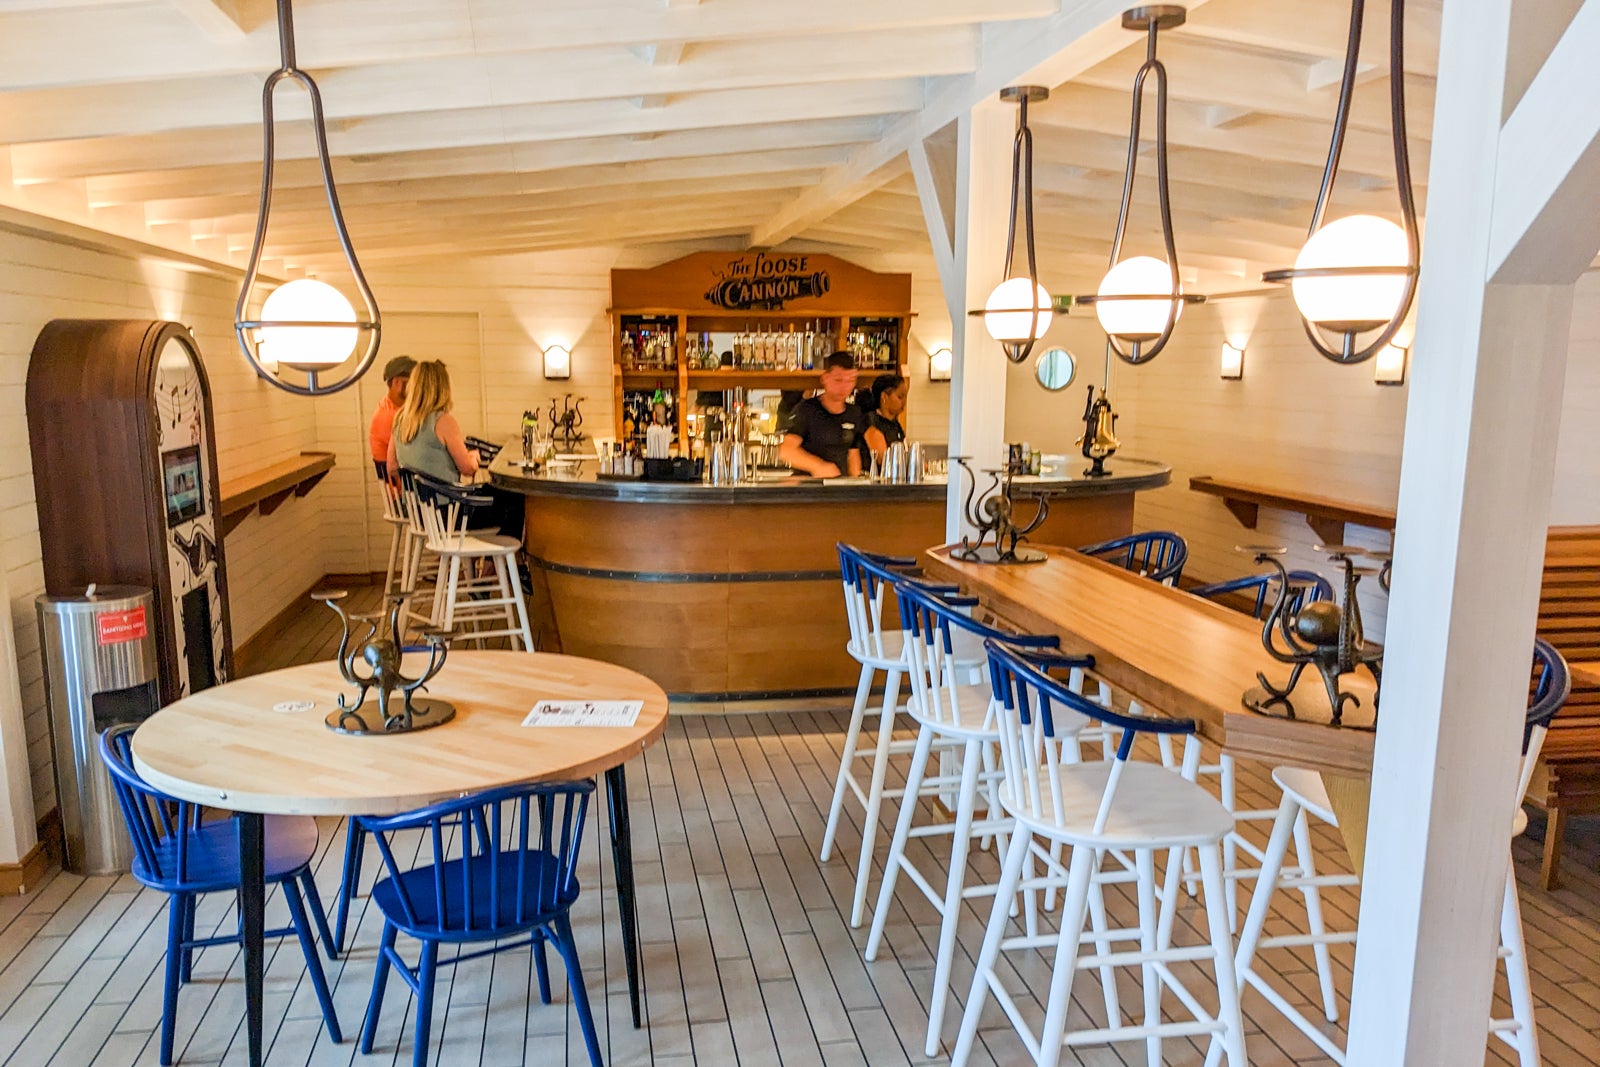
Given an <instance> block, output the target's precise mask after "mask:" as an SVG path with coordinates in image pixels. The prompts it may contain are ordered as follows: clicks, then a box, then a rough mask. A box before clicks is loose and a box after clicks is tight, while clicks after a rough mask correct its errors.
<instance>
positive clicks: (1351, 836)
mask: <svg viewBox="0 0 1600 1067" xmlns="http://www.w3.org/2000/svg"><path fill="white" fill-rule="evenodd" d="M1322 785H1323V787H1324V788H1325V789H1327V791H1328V803H1329V804H1331V805H1332V806H1333V813H1334V815H1336V816H1338V819H1339V836H1340V837H1343V838H1344V847H1345V849H1346V850H1347V851H1349V853H1350V863H1351V869H1352V870H1354V871H1355V873H1356V877H1358V878H1359V877H1360V876H1361V869H1362V868H1363V867H1365V866H1366V862H1367V808H1368V806H1369V803H1370V801H1371V798H1372V779H1371V778H1351V777H1348V776H1346V775H1343V774H1329V773H1327V772H1323V775H1322Z"/></svg>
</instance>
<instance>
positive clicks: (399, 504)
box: [379, 480, 412, 597]
mask: <svg viewBox="0 0 1600 1067" xmlns="http://www.w3.org/2000/svg"><path fill="white" fill-rule="evenodd" d="M379 485H380V486H381V487H382V489H383V521H384V522H385V523H387V524H388V526H389V566H388V568H387V569H386V570H385V571H384V574H383V595H384V596H386V597H387V596H389V595H390V594H393V593H397V592H402V591H404V590H405V589H407V588H409V587H408V586H407V585H406V584H405V581H406V567H407V563H408V561H409V560H410V559H411V548H412V545H411V541H412V536H411V520H410V519H409V518H407V517H406V504H405V495H404V494H403V493H402V492H401V491H400V488H399V487H398V486H396V485H394V484H393V483H391V482H389V481H387V480H385V481H382V482H380V483H379Z"/></svg>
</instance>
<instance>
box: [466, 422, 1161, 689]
mask: <svg viewBox="0 0 1600 1067" xmlns="http://www.w3.org/2000/svg"><path fill="white" fill-rule="evenodd" d="M519 453H520V447H519V444H518V443H515V442H514V443H512V444H511V445H509V446H507V447H506V448H504V449H502V450H501V452H500V455H499V456H498V457H497V458H496V459H495V462H494V464H493V465H492V466H491V467H490V479H491V481H492V483H493V484H494V485H495V486H497V487H498V488H500V489H504V490H508V491H511V492H516V493H521V494H523V495H524V496H526V497H527V526H526V531H525V544H526V548H527V554H528V570H529V575H530V577H531V579H532V590H533V592H532V596H531V597H530V599H529V610H530V612H531V617H532V622H533V625H534V628H535V631H536V634H537V636H538V639H539V647H540V648H541V649H542V650H543V651H547V652H566V653H570V654H572V655H578V656H588V657H591V658H594V659H600V660H606V661H608V662H611V663H617V664H620V665H622V666H625V667H629V668H631V669H633V670H636V671H639V672H640V673H642V674H644V675H645V676H647V677H649V678H651V679H653V680H654V681H655V682H656V683H657V684H659V685H660V686H661V687H662V688H663V689H665V690H666V691H667V692H668V693H669V694H670V695H672V696H674V697H684V698H689V699H695V700H737V699H757V698H776V697H785V696H806V695H823V694H835V693H847V692H852V691H853V690H854V687H855V683H856V676H857V672H858V670H859V668H858V666H857V665H856V664H855V663H854V661H852V660H851V659H850V657H849V656H848V655H847V654H846V653H845V645H846V643H847V641H848V637H849V634H848V630H847V627H846V625H845V615H844V610H843V604H842V597H841V594H840V589H839V562H838V555H837V552H836V549H835V545H836V544H838V543H839V542H841V541H843V542H846V543H849V544H853V545H856V546H858V547H860V548H864V549H867V550H869V551H874V552H883V553H889V554H893V555H901V556H910V557H915V556H917V555H919V554H920V553H921V552H922V550H923V549H925V548H928V547H929V546H931V545H936V544H939V543H941V542H943V540H944V502H945V481H944V479H943V478H939V479H937V480H933V481H928V482H924V483H921V484H917V485H884V484H875V483H872V482H868V481H867V480H865V479H861V478H835V479H828V480H826V481H821V480H816V479H800V478H790V479H784V480H782V481H769V482H757V483H753V484H749V485H739V486H710V485H704V484H700V483H693V482H688V483H686V482H643V481H620V480H610V479H600V478H597V477H596V476H595V475H594V474H593V473H591V469H592V467H593V466H594V463H593V461H590V462H588V463H585V464H583V469H582V470H580V471H579V472H578V473H575V474H573V473H561V474H544V473H539V474H535V473H531V472H527V471H524V470H523V469H522V465H521V463H520V458H519ZM1111 470H1112V473H1111V475H1110V476H1108V477H1105V478H1094V479H1090V478H1082V477H1056V478H1027V479H1019V480H1018V482H1017V485H1016V487H1015V491H1016V493H1017V494H1018V495H1026V496H1044V497H1047V498H1048V499H1049V507H1050V513H1049V517H1048V518H1047V519H1046V520H1045V522H1044V524H1043V525H1042V526H1040V528H1039V529H1038V530H1036V531H1035V532H1034V534H1033V535H1031V536H1030V538H1029V540H1030V541H1032V542H1033V543H1036V544H1054V545H1066V546H1077V545H1084V544H1090V543H1093V542H1095V541H1102V540H1108V539H1110V538H1113V537H1120V536H1122V535H1124V534H1127V533H1131V532H1132V529H1133V501H1134V494H1135V493H1136V492H1139V491H1140V490H1145V489H1156V488H1160V487H1161V486H1164V485H1166V484H1167V483H1168V482H1169V481H1170V480H1171V468H1170V467H1168V466H1167V465H1166V464H1163V463H1156V462H1152V461H1149V460H1140V459H1132V458H1122V457H1118V458H1117V460H1116V461H1114V462H1113V463H1112V464H1111ZM983 481H984V482H985V483H986V482H987V477H985V478H984V479H983ZM1019 511H1020V513H1021V515H1020V516H1019V517H1021V518H1023V519H1026V518H1027V517H1028V516H1029V515H1031V514H1032V508H1031V506H1030V505H1029V504H1027V503H1020V504H1019Z"/></svg>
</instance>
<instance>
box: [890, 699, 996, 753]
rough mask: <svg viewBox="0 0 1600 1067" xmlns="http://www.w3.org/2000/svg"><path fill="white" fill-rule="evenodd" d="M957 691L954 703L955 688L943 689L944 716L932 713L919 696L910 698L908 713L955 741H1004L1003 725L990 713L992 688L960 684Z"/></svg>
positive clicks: (914, 718) (907, 704) (921, 723)
mask: <svg viewBox="0 0 1600 1067" xmlns="http://www.w3.org/2000/svg"><path fill="white" fill-rule="evenodd" d="M954 692H955V700H954V701H953V702H952V701H951V699H950V693H951V690H950V689H949V688H946V689H942V690H940V699H941V702H942V707H941V710H942V712H943V714H941V715H938V716H933V715H929V714H928V713H927V712H926V711H925V710H924V709H923V707H922V703H921V700H920V699H919V698H918V697H917V696H915V695H913V696H912V697H911V699H909V700H907V701H906V714H908V715H910V716H911V718H912V719H913V720H915V721H916V722H917V723H919V724H920V725H923V726H928V727H932V728H933V729H934V730H936V731H937V732H938V733H939V734H940V735H942V736H944V737H946V738H949V739H952V740H961V741H998V740H1000V728H999V727H998V726H996V725H995V724H994V716H992V715H990V714H989V687H988V686H986V685H958V686H956V687H954Z"/></svg>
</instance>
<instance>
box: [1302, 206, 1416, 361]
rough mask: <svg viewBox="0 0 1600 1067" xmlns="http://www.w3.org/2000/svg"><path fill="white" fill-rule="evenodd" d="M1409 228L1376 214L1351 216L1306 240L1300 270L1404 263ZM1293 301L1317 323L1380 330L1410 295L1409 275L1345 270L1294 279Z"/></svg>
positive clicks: (1344, 328) (1351, 329)
mask: <svg viewBox="0 0 1600 1067" xmlns="http://www.w3.org/2000/svg"><path fill="white" fill-rule="evenodd" d="M1410 261H1411V253H1410V248H1409V246H1408V245H1407V243H1406V232H1405V231H1404V230H1402V229H1401V228H1400V227H1399V226H1398V225H1396V224H1395V223H1393V222H1390V221H1389V220H1388V219H1380V218H1378V217H1377V216H1376V215H1347V216H1345V217H1344V218H1342V219H1339V220H1337V221H1335V222H1330V223H1328V224H1327V225H1326V226H1324V227H1322V228H1321V229H1320V230H1318V231H1317V232H1316V233H1314V234H1312V235H1311V237H1310V239H1309V240H1307V241H1306V243H1305V247H1303V248H1301V249H1300V255H1299V256H1298V257H1297V258H1296V259H1295V261H1294V269H1295V270H1316V269H1320V268H1324V267H1405V266H1407V265H1409V264H1410ZM1291 284H1292V285H1293V288H1294V302H1295V303H1296V304H1297V305H1299V308H1300V314H1302V315H1304V316H1305V317H1306V319H1307V320H1308V321H1310V322H1313V323H1315V324H1316V325H1318V326H1324V327H1327V328H1328V329H1330V330H1338V331H1340V332H1352V333H1353V332H1359V331H1361V330H1375V329H1377V328H1378V327H1379V326H1382V325H1383V324H1384V323H1386V322H1388V321H1389V320H1390V319H1392V318H1394V316H1395V314H1396V313H1398V312H1399V310H1400V301H1401V300H1403V299H1404V298H1405V290H1406V276H1405V275H1404V274H1365V275H1362V274H1344V275H1334V276H1331V277H1316V276H1312V277H1309V278H1295V279H1293V282H1292V283H1291Z"/></svg>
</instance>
